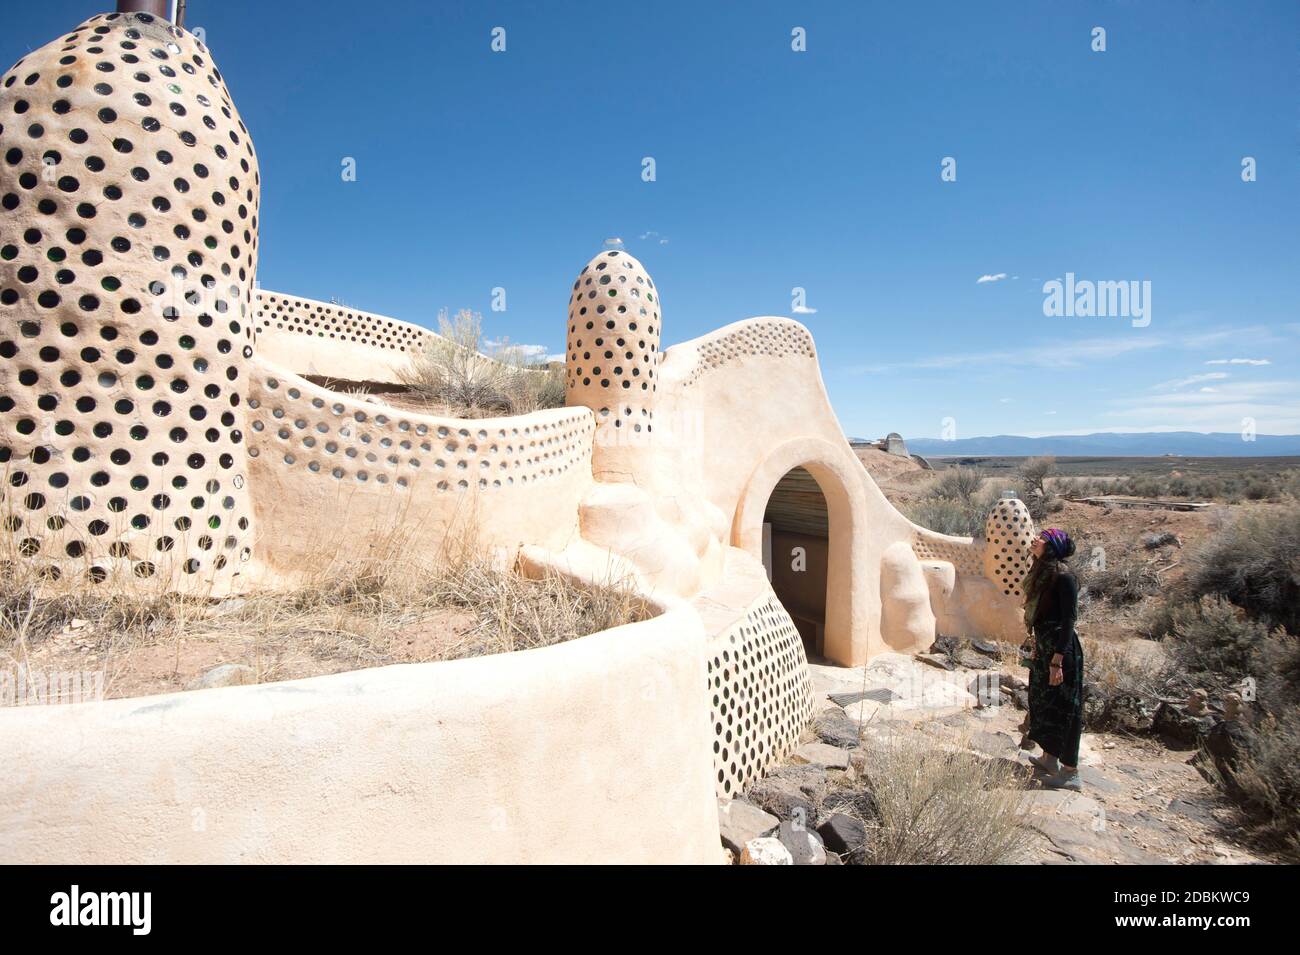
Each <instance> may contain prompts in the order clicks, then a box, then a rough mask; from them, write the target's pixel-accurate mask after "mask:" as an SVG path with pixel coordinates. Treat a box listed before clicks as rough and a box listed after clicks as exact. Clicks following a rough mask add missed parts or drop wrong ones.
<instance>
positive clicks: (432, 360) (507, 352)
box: [399, 309, 564, 418]
mask: <svg viewBox="0 0 1300 955" xmlns="http://www.w3.org/2000/svg"><path fill="white" fill-rule="evenodd" d="M399 377H400V378H401V381H402V383H403V384H404V385H405V386H406V387H407V388H408V389H410V391H411V392H413V393H414V394H415V395H417V396H419V397H420V398H422V399H424V400H425V401H426V402H428V403H429V405H430V406H431V407H430V410H431V411H434V412H436V413H439V414H446V415H451V416H453V417H459V418H482V417H489V416H494V415H511V414H527V413H528V412H530V411H538V410H540V409H543V408H560V407H563V406H564V371H563V369H560V368H546V367H535V366H533V365H531V364H530V362H529V356H528V354H527V353H526V352H525V350H524V349H523V348H521V347H519V346H517V345H513V346H512V345H510V344H509V343H508V342H501V343H497V344H495V345H492V346H488V345H487V344H486V343H485V342H484V340H483V319H482V316H481V315H480V314H479V313H477V312H471V311H469V310H467V309H461V310H460V311H459V312H457V313H456V315H455V317H454V318H450V319H449V318H448V317H447V310H446V309H443V310H441V311H440V312H439V313H438V337H434V338H431V339H430V341H429V343H428V344H427V345H426V346H425V347H424V348H423V349H422V350H421V351H418V352H416V353H414V354H413V355H412V356H411V360H410V364H409V365H408V366H407V367H406V368H405V369H402V370H401V371H400V372H399Z"/></svg>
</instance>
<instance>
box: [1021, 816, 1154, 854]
mask: <svg viewBox="0 0 1300 955" xmlns="http://www.w3.org/2000/svg"><path fill="white" fill-rule="evenodd" d="M1029 825H1030V826H1031V827H1032V828H1034V829H1037V830H1038V831H1039V832H1041V833H1042V834H1043V835H1044V836H1046V837H1047V839H1048V840H1049V841H1050V842H1051V844H1052V848H1053V849H1054V850H1055V851H1056V852H1057V853H1058V854H1060V855H1061V856H1063V857H1064V858H1066V859H1068V860H1069V861H1071V862H1076V863H1082V864H1084V865H1112V864H1115V863H1130V864H1134V865H1162V864H1164V861H1165V860H1164V859H1162V858H1160V857H1159V856H1156V855H1153V854H1151V853H1150V852H1146V851H1144V850H1142V849H1139V848H1137V847H1135V846H1131V845H1129V844H1128V843H1127V842H1125V841H1124V840H1123V839H1122V838H1119V837H1117V836H1114V835H1110V834H1109V833H1108V832H1107V831H1106V828H1105V827H1104V826H1097V825H1095V824H1093V823H1091V822H1083V823H1082V824H1081V821H1080V820H1079V819H1078V818H1077V817H1076V818H1059V817H1050V818H1045V819H1033V820H1031V821H1030V823H1029Z"/></svg>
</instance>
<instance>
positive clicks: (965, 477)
mask: <svg viewBox="0 0 1300 955" xmlns="http://www.w3.org/2000/svg"><path fill="white" fill-rule="evenodd" d="M983 487H984V472H983V471H981V470H980V469H979V468H965V467H960V466H959V467H951V468H947V469H946V470H944V471H943V472H942V473H941V474H940V475H939V477H938V478H937V479H936V480H935V482H934V483H933V484H932V485H931V486H930V488H929V496H931V497H937V498H942V499H943V500H947V501H961V502H962V503H965V504H970V503H972V502H973V501H974V499H975V498H976V496H977V495H978V494H979V493H980V490H981V489H982V488H983Z"/></svg>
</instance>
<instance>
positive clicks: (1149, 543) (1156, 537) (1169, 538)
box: [1142, 531, 1182, 550]
mask: <svg viewBox="0 0 1300 955" xmlns="http://www.w3.org/2000/svg"><path fill="white" fill-rule="evenodd" d="M1170 544H1172V545H1173V546H1174V547H1181V546H1182V544H1181V543H1180V542H1179V540H1178V535H1177V534H1174V533H1171V532H1170V531H1160V532H1158V533H1151V534H1143V535H1142V546H1143V547H1145V548H1146V549H1147V550H1155V549H1156V548H1157V547H1168V546H1169V545H1170Z"/></svg>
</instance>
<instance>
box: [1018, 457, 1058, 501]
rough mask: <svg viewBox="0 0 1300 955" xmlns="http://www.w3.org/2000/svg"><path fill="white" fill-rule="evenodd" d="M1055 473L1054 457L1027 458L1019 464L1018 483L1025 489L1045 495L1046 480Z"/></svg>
mask: <svg viewBox="0 0 1300 955" xmlns="http://www.w3.org/2000/svg"><path fill="white" fill-rule="evenodd" d="M1055 473H1056V458H1052V457H1043V458H1029V459H1028V460H1027V461H1025V462H1024V463H1023V464H1022V465H1020V483H1021V485H1022V486H1023V487H1024V489H1025V491H1026V492H1028V493H1032V492H1034V491H1037V492H1038V493H1039V494H1042V495H1046V494H1047V487H1046V481H1047V479H1048V478H1049V477H1051V476H1052V475H1053V474H1055Z"/></svg>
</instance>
